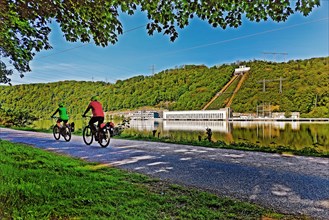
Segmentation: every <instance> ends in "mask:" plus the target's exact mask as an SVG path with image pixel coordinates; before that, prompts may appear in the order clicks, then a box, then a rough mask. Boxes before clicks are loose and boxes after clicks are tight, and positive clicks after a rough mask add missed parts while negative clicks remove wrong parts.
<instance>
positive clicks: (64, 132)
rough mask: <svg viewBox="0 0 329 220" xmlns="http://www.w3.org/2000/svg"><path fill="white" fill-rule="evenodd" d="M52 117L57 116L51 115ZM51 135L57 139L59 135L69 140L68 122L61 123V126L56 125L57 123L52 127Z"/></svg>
mask: <svg viewBox="0 0 329 220" xmlns="http://www.w3.org/2000/svg"><path fill="white" fill-rule="evenodd" d="M53 118H58V117H53ZM53 135H54V138H55V140H59V139H60V137H61V136H62V137H63V138H64V140H65V141H67V142H68V141H70V140H71V136H72V134H71V128H70V125H69V124H65V123H63V126H62V127H58V125H57V123H56V124H55V125H54V127H53Z"/></svg>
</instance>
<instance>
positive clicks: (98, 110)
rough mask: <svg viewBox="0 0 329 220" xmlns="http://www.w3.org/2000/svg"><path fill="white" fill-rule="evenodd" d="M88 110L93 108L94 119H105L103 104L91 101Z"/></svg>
mask: <svg viewBox="0 0 329 220" xmlns="http://www.w3.org/2000/svg"><path fill="white" fill-rule="evenodd" d="M88 108H91V111H92V113H93V117H104V112H103V107H102V104H101V103H100V102H98V101H91V102H90V103H89V106H88Z"/></svg>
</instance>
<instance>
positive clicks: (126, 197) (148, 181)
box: [0, 139, 306, 219]
mask: <svg viewBox="0 0 329 220" xmlns="http://www.w3.org/2000/svg"><path fill="white" fill-rule="evenodd" d="M264 216H266V217H271V218H273V219H306V218H305V217H300V216H299V217H298V216H292V215H283V214H279V213H275V212H273V211H272V210H268V209H265V208H262V207H259V206H256V205H253V204H249V203H244V202H239V201H235V200H231V199H227V198H219V197H217V196H216V195H213V194H210V193H207V192H203V191H200V190H197V189H191V188H186V187H183V186H179V185H175V184H170V183H167V182H163V181H159V180H156V179H152V178H150V177H148V176H145V175H141V174H137V173H131V172H127V171H123V170H120V169H117V168H111V167H107V166H105V165H104V164H98V163H87V162H84V161H81V160H78V159H73V158H69V157H65V156H61V155H57V154H54V153H51V152H47V151H43V150H41V149H37V148H33V147H30V146H27V145H23V144H13V143H10V142H8V141H4V140H1V139H0V219H260V218H261V217H264Z"/></svg>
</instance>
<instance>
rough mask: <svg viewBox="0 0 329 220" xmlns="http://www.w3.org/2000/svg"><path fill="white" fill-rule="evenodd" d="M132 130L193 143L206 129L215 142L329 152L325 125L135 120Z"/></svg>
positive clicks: (326, 124) (269, 122) (131, 124)
mask: <svg viewBox="0 0 329 220" xmlns="http://www.w3.org/2000/svg"><path fill="white" fill-rule="evenodd" d="M130 127H131V128H132V129H136V130H137V132H138V131H143V132H147V131H152V130H157V131H158V132H159V133H161V134H162V135H167V136H172V137H174V136H180V137H182V136H184V137H188V139H190V140H196V139H197V136H199V135H205V132H206V128H211V129H212V131H213V139H214V140H215V141H218V140H221V141H225V142H227V143H231V142H249V143H254V144H259V145H262V146H280V145H281V146H290V147H292V148H295V149H302V148H304V147H314V148H317V149H318V150H321V151H322V150H323V151H329V123H325V122H319V123H315V122H298V121H292V122H279V121H234V122H228V121H153V120H144V121H138V120H132V121H130Z"/></svg>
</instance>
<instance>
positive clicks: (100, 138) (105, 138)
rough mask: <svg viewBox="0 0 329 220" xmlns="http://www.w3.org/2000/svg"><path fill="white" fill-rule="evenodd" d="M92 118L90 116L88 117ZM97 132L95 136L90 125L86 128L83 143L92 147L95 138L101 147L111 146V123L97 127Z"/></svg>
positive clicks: (83, 133)
mask: <svg viewBox="0 0 329 220" xmlns="http://www.w3.org/2000/svg"><path fill="white" fill-rule="evenodd" d="M86 117H90V116H86ZM95 127H96V132H95V133H94V134H93V131H92V129H91V127H90V125H89V124H88V125H87V126H86V127H84V129H83V132H82V137H83V141H84V142H85V144H86V145H91V143H92V142H93V140H94V138H95V140H96V141H97V142H98V143H99V145H100V146H101V147H107V146H108V145H109V144H110V140H111V136H112V135H111V133H112V132H111V130H113V126H112V124H111V123H110V122H108V123H106V124H105V123H102V124H101V125H100V126H95Z"/></svg>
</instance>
